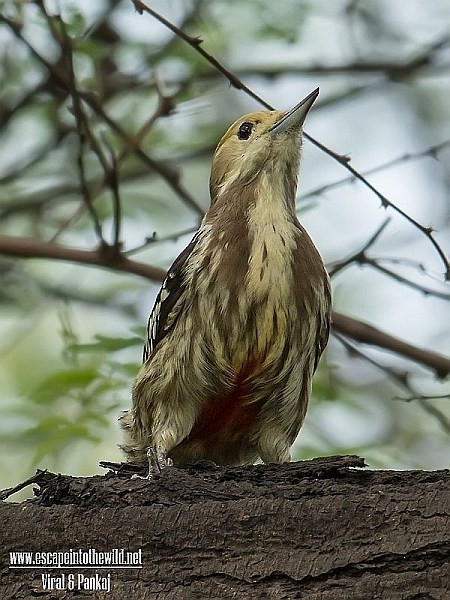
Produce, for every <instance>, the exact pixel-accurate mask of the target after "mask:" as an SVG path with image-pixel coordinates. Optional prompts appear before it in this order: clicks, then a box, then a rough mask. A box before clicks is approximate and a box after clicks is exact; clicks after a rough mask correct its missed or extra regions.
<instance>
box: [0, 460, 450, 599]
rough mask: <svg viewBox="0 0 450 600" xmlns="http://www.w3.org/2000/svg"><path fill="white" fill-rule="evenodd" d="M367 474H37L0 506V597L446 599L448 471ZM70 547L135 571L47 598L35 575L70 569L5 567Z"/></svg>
mask: <svg viewBox="0 0 450 600" xmlns="http://www.w3.org/2000/svg"><path fill="white" fill-rule="evenodd" d="M363 466H364V461H363V459H360V458H358V457H330V458H319V459H315V460H311V461H305V462H299V463H291V464H287V465H283V466H276V465H269V466H265V465H256V466H253V467H242V468H217V467H215V466H213V465H210V464H206V463H205V464H199V465H195V466H193V467H192V468H187V469H175V468H168V469H166V470H165V471H164V472H163V473H162V474H161V475H159V476H156V477H155V478H154V479H153V480H151V481H145V480H141V479H130V475H129V473H127V472H126V471H123V472H122V473H119V474H115V473H112V472H109V473H108V474H106V475H105V476H96V477H89V478H81V477H69V476H65V475H55V474H52V473H47V472H38V474H37V475H36V477H35V478H34V481H33V483H35V484H37V488H36V490H35V494H36V498H35V499H33V500H32V501H26V502H23V503H20V504H14V503H12V502H11V500H10V501H9V502H2V503H1V504H0V511H1V512H0V522H1V530H0V540H1V550H2V566H1V581H0V597H1V598H2V599H8V600H10V599H25V598H26V599H29V598H30V599H31V598H33V599H35V598H41V599H45V600H47V599H50V598H51V599H54V598H72V597H73V598H76V599H77V600H78V599H80V600H81V599H84V598H89V599H92V598H95V599H105V600H106V599H108V600H111V599H116V598H117V599H120V600H122V599H126V598H130V599H133V600H141V599H144V598H145V599H148V598H156V599H159V598H161V599H167V600H175V599H177V600H179V599H185V598H186V599H189V598H193V599H196V598H198V599H204V598H217V599H219V598H251V599H256V600H258V599H264V598H268V599H271V598H277V599H289V600H291V599H293V598H301V599H304V600H319V599H320V600H338V599H339V600H343V599H344V600H347V599H358V600H371V599H376V598H380V599H381V598H382V599H383V600H448V599H449V598H450V587H449V582H450V562H449V561H450V558H449V557H450V473H449V471H430V472H428V471H402V472H396V471H370V470H366V469H363V468H361V467H363ZM6 495H8V494H7V493H6V494H5V496H6ZM70 548H72V549H79V548H81V549H87V548H95V549H97V550H111V549H113V548H119V549H120V548H123V549H125V550H136V551H137V550H139V549H142V556H143V568H142V569H121V570H119V569H110V570H109V571H108V570H103V571H98V573H100V575H102V576H105V574H106V573H110V574H111V585H112V589H111V591H110V592H106V591H93V592H92V591H83V590H76V591H69V590H67V589H66V590H53V591H45V590H44V589H43V585H42V577H41V576H42V574H45V573H51V574H53V575H60V574H61V573H66V574H68V573H70V572H73V571H61V570H56V571H55V570H53V571H49V570H48V569H46V568H40V569H33V570H24V569H11V568H9V566H10V555H9V553H10V552H11V551H15V552H17V551H27V552H49V551H64V550H68V549H70ZM76 572H77V573H82V574H83V573H84V574H86V575H89V576H93V574H94V573H95V572H94V571H86V570H83V568H79V569H77V571H76Z"/></svg>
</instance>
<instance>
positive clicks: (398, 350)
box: [333, 312, 450, 379]
mask: <svg viewBox="0 0 450 600" xmlns="http://www.w3.org/2000/svg"><path fill="white" fill-rule="evenodd" d="M333 329H334V330H336V331H337V332H339V333H342V334H343V335H345V336H347V337H350V338H352V339H354V340H356V341H357V342H361V343H363V344H370V345H372V346H378V347H379V348H383V350H389V351H390V352H394V353H395V354H399V355H400V356H404V357H405V358H408V359H410V360H413V361H414V362H417V363H420V364H422V365H424V366H426V367H428V368H430V369H432V370H433V371H434V372H435V373H436V375H437V377H439V378H440V379H444V378H445V377H448V375H449V374H450V358H447V357H445V356H442V355H441V354H438V353H437V352H433V351H431V350H423V349H422V348H417V346H412V345H411V344H408V343H407V342H404V341H402V340H400V339H398V338H396V337H394V336H392V335H389V334H388V333H385V332H384V331H381V330H380V329H377V328H376V327H373V326H372V325H369V324H368V323H364V322H363V321H359V320H358V319H355V318H353V317H349V316H347V315H343V314H341V313H337V312H333Z"/></svg>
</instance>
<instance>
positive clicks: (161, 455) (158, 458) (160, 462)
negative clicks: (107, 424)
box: [131, 446, 173, 480]
mask: <svg viewBox="0 0 450 600" xmlns="http://www.w3.org/2000/svg"><path fill="white" fill-rule="evenodd" d="M147 459H148V473H147V475H146V476H145V477H143V476H142V475H133V476H132V477H131V479H147V480H149V479H153V476H154V475H155V474H156V473H161V471H162V470H163V469H165V468H166V467H171V466H172V465H173V461H172V459H171V458H169V457H168V456H167V454H166V452H164V451H163V450H161V449H156V448H154V447H153V446H151V447H150V448H148V450H147Z"/></svg>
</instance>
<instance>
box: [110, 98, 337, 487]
mask: <svg viewBox="0 0 450 600" xmlns="http://www.w3.org/2000/svg"><path fill="white" fill-rule="evenodd" d="M318 94H319V89H318V88H317V89H316V90H314V91H313V92H312V93H311V94H309V95H308V96H307V97H306V98H304V99H303V100H302V101H301V102H299V103H298V104H297V105H296V106H295V107H294V108H293V109H292V110H289V111H287V112H282V111H260V112H255V113H251V114H247V115H244V116H243V117H241V118H239V119H237V120H236V121H235V122H234V123H233V124H232V125H231V127H229V129H228V130H227V131H226V133H225V134H224V136H223V137H222V139H221V140H220V142H219V144H218V146H217V149H216V151H215V153H214V158H213V163H212V169H211V178H210V194H211V205H210V208H209V210H208V211H207V213H206V214H205V216H204V218H203V220H202V222H201V225H200V227H199V229H198V231H197V232H196V234H195V235H194V237H193V239H192V240H191V242H190V243H189V244H188V246H187V247H186V248H185V250H183V252H182V253H181V254H180V255H179V256H178V258H177V259H176V260H175V262H174V263H173V265H172V266H171V267H170V269H169V271H168V274H167V277H166V279H165V281H164V282H163V284H162V287H161V289H160V292H159V294H158V296H157V299H156V302H155V305H154V307H153V310H152V312H151V315H150V318H149V321H148V330H147V334H148V335H147V340H146V343H145V348H144V356H143V364H142V367H141V369H140V371H139V373H138V375H137V378H136V381H135V384H134V388H133V404H132V409H131V410H130V411H125V412H124V413H123V415H122V417H121V425H122V428H123V430H124V435H125V440H124V443H123V445H122V449H123V450H124V451H125V453H126V455H127V459H128V460H129V461H132V462H138V463H146V462H147V461H148V464H149V475H148V477H151V476H152V474H153V473H155V472H158V471H160V470H161V469H162V468H163V467H166V466H167V465H171V464H174V465H175V466H183V465H186V464H188V463H192V462H195V461H196V460H203V459H206V460H211V461H213V462H215V463H216V464H218V465H245V464H253V463H254V462H255V461H256V460H258V459H261V460H262V461H263V462H264V463H285V462H289V461H290V459H291V456H290V449H291V446H292V444H293V443H294V440H295V438H296V436H297V434H298V432H299V430H300V427H301V426H302V423H303V420H304V418H305V413H306V409H307V405H308V401H309V398H310V395H311V379H312V376H313V373H314V371H315V369H316V367H317V364H318V361H319V358H320V356H321V354H322V352H323V350H324V348H325V346H326V344H327V341H328V334H329V327H330V311H331V292H330V282H329V278H328V274H327V272H326V269H325V266H324V264H323V261H322V258H321V256H320V254H319V252H318V250H317V249H316V246H315V245H314V243H313V241H312V240H311V238H310V236H309V235H308V233H307V231H306V229H305V228H304V227H303V225H302V224H301V223H300V222H299V220H298V218H297V215H296V202H295V201H296V191H297V176H298V171H299V166H300V155H301V145H302V127H303V123H304V120H305V118H306V115H307V113H308V111H309V109H310V108H311V106H312V105H313V103H314V101H315V100H316V98H317V96H318Z"/></svg>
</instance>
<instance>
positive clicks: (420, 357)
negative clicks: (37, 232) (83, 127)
mask: <svg viewBox="0 0 450 600" xmlns="http://www.w3.org/2000/svg"><path fill="white" fill-rule="evenodd" d="M0 254H3V255H6V256H14V257H21V258H49V259H53V260H65V261H69V262H74V263H80V264H86V265H92V266H97V267H103V268H106V269H111V270H114V271H122V272H125V273H132V274H134V275H139V276H140V277H144V278H145V279H149V280H151V281H155V280H156V281H162V280H163V279H164V277H165V276H166V272H165V271H164V269H160V268H158V267H153V266H151V265H146V264H144V263H141V262H138V261H135V260H131V259H129V258H127V257H126V256H125V255H124V254H123V253H122V252H120V251H119V250H118V248H115V247H113V246H107V247H100V248H98V249H96V250H78V249H75V248H68V247H66V246H62V245H60V244H54V243H52V242H44V241H40V240H34V239H30V238H23V237H10V236H1V237H0ZM333 328H334V329H335V330H336V331H337V332H339V333H342V334H343V335H345V336H347V337H350V338H352V339H354V340H356V341H358V342H362V343H365V344H371V345H373V346H378V347H379V348H383V349H384V350H389V351H390V352H394V353H396V354H399V355H400V356H404V357H405V358H408V359H410V360H413V361H415V362H417V363H419V364H421V365H423V366H425V367H428V368H430V369H432V370H433V371H435V373H436V375H437V376H438V377H439V378H444V377H447V376H448V375H449V374H450V358H447V357H445V356H442V355H440V354H438V353H436V352H433V351H432V350H423V349H421V348H417V347H416V346H412V345H411V344H408V343H406V342H403V341H402V340H399V339H398V338H395V337H393V336H391V335H389V334H387V333H385V332H383V331H381V330H380V329H377V328H375V327H372V326H371V325H368V324H367V323H364V322H363V321H359V320H358V319H355V318H353V317H348V316H346V315H343V314H340V313H337V312H333Z"/></svg>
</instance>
